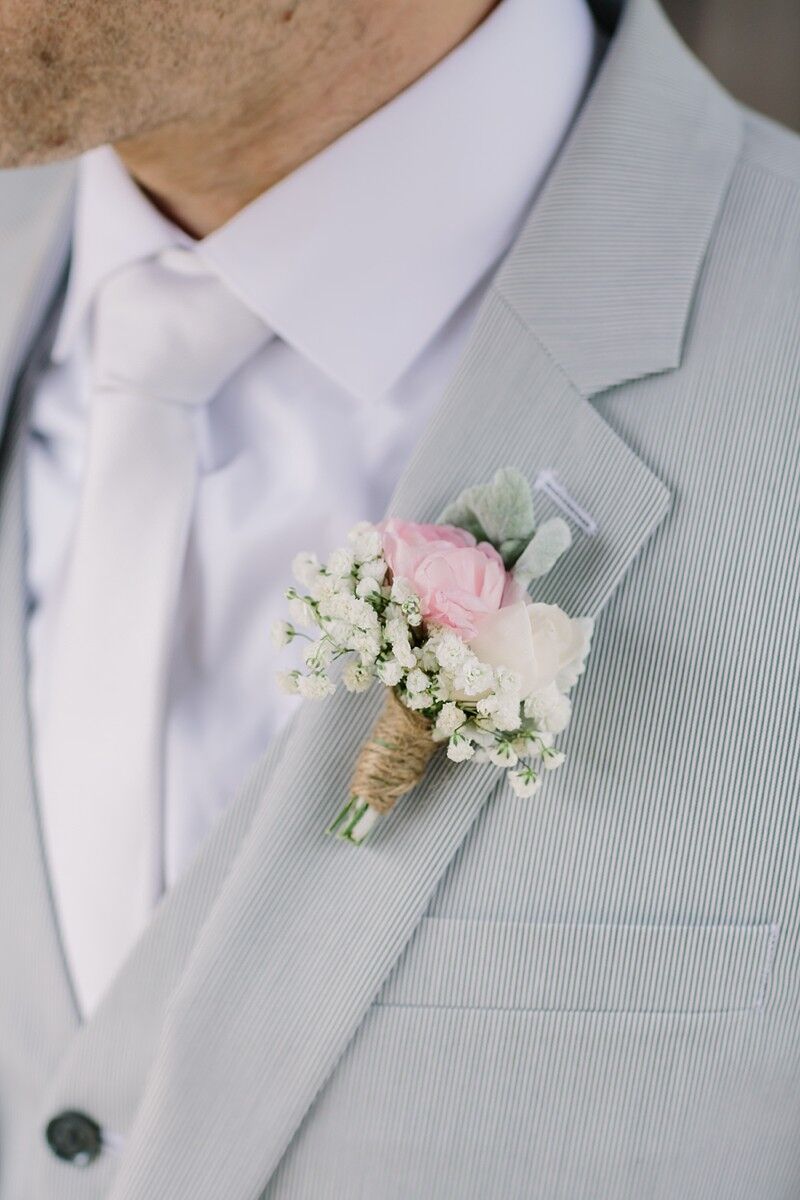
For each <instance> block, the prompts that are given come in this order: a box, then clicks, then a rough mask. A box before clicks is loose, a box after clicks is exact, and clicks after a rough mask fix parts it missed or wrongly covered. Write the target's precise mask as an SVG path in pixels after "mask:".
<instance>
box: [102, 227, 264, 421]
mask: <svg viewBox="0 0 800 1200" xmlns="http://www.w3.org/2000/svg"><path fill="white" fill-rule="evenodd" d="M268 337H269V330H268V329H267V327H266V326H265V325H264V323H263V322H262V321H260V320H259V319H258V317H256V316H255V315H254V314H253V313H252V312H251V311H250V310H249V309H248V308H247V306H246V305H245V304H244V303H243V302H242V301H241V300H239V299H238V297H236V296H235V295H234V294H233V293H232V292H231V291H229V289H228V288H227V287H226V286H225V284H224V283H223V282H222V280H220V279H219V278H218V277H217V276H216V275H214V274H213V273H212V272H211V271H210V270H208V269H207V268H206V267H205V266H204V264H203V263H202V262H201V261H200V260H199V259H198V258H197V257H196V256H195V255H194V254H193V252H192V251H190V250H180V249H171V250H166V251H164V252H162V253H161V254H160V255H158V256H157V257H156V258H153V259H147V260H146V261H144V262H137V263H134V264H133V265H131V266H129V267H126V268H124V269H123V270H121V271H119V272H117V273H116V274H115V275H112V276H111V277H110V278H109V279H108V280H107V281H106V282H105V283H104V284H103V286H102V287H101V289H100V291H99V293H98V296H97V302H96V306H95V314H94V330H93V344H92V366H93V376H94V386H95V389H96V391H97V392H98V393H99V394H104V393H108V392H112V393H113V392H120V391H123V392H125V393H127V394H131V393H134V394H136V395H142V396H144V397H146V398H147V399H150V400H161V401H164V402H167V403H172V404H180V405H186V406H193V405H200V404H204V403H206V402H208V401H209V400H211V399H212V398H213V397H214V396H215V395H216V394H217V393H218V392H219V391H220V389H221V388H222V386H223V385H224V384H225V383H226V381H227V380H228V379H229V378H230V377H231V376H232V375H233V374H234V373H235V372H236V371H237V370H238V369H239V368H240V367H241V366H242V365H243V364H244V363H245V362H246V361H247V359H248V358H250V357H251V356H252V355H253V354H254V353H255V352H256V350H258V349H259V348H260V346H262V345H263V344H264V342H265V341H266V340H267V338H268Z"/></svg>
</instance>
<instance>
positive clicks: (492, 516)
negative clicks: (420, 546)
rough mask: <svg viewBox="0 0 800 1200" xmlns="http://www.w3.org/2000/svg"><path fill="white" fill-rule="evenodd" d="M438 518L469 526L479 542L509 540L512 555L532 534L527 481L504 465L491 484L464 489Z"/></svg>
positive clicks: (463, 526) (501, 544)
mask: <svg viewBox="0 0 800 1200" xmlns="http://www.w3.org/2000/svg"><path fill="white" fill-rule="evenodd" d="M439 519H440V521H442V522H444V523H446V524H448V525H458V526H460V527H461V528H462V529H468V530H469V531H470V533H473V534H474V535H475V537H477V538H478V540H479V541H487V542H491V543H492V545H493V546H495V547H497V548H498V549H499V548H500V547H501V546H503V545H504V543H509V545H508V553H509V555H511V556H515V555H516V554H518V553H519V549H518V543H520V542H526V541H527V540H528V539H529V538H530V537H531V534H532V533H533V528H534V524H533V499H532V497H531V489H530V484H529V483H528V481H527V479H526V478H525V476H524V475H523V474H521V472H519V471H517V470H515V469H514V468H513V467H503V468H501V469H500V470H499V471H498V472H497V474H496V475H495V477H494V479H493V480H492V482H491V483H485V484H479V485H478V486H477V487H471V488H467V489H466V490H465V491H463V492H462V493H461V495H460V496H459V497H458V499H457V500H456V501H455V503H454V504H449V505H448V506H447V508H446V509H445V510H444V512H443V513H442V515H441V517H440V518H439ZM511 561H513V557H511Z"/></svg>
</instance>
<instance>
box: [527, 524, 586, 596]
mask: <svg viewBox="0 0 800 1200" xmlns="http://www.w3.org/2000/svg"><path fill="white" fill-rule="evenodd" d="M571 542H572V534H571V533H570V531H569V526H568V525H567V522H566V521H562V519H561V517H553V519H552V520H551V521H545V523H544V525H540V527H539V528H538V529H537V531H536V533H535V534H534V536H533V537H532V538H531V540H530V542H529V543H528V546H527V548H526V549H525V550H524V551H523V552H522V554H521V555H520V557H519V559H518V560H517V565H516V566H515V567H514V578H515V579H517V580H518V581H519V582H520V583H521V584H523V585H524V586H526V587H527V585H528V584H529V583H530V582H531V580H532V579H539V578H540V577H541V576H542V575H546V574H547V572H548V571H549V570H550V569H551V568H552V567H553V566H555V564H556V562H557V561H558V559H559V558H560V557H561V555H562V554H563V553H564V551H565V550H568V549H569V547H570V544H571Z"/></svg>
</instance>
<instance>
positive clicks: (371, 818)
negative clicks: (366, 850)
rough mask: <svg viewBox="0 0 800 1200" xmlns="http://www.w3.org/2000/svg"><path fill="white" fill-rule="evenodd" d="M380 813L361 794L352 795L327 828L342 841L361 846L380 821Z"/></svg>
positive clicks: (328, 831)
mask: <svg viewBox="0 0 800 1200" xmlns="http://www.w3.org/2000/svg"><path fill="white" fill-rule="evenodd" d="M379 816H380V814H379V813H378V812H376V811H375V809H374V808H370V806H369V804H368V803H367V801H366V800H362V799H361V798H360V797H359V796H351V797H350V799H349V800H348V801H347V804H345V806H344V808H343V809H341V811H340V812H339V813H338V814H337V815H336V817H335V818H334V820H333V821H332V822H331V824H330V825H329V826H328V828H327V831H326V832H327V833H330V834H333V835H334V837H338V838H341V839H342V841H345V842H352V843H353V845H354V846H360V845H361V843H362V842H363V841H365V839H366V837H367V834H368V833H369V832H370V830H371V829H372V827H373V825H375V824H376V823H377V821H378V818H379Z"/></svg>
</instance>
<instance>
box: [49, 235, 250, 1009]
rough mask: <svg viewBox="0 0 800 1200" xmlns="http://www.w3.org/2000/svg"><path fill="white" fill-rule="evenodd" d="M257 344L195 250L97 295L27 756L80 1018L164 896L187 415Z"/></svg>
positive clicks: (190, 441)
mask: <svg viewBox="0 0 800 1200" xmlns="http://www.w3.org/2000/svg"><path fill="white" fill-rule="evenodd" d="M267 336H268V331H267V329H266V327H265V326H264V325H263V324H262V323H261V322H260V321H259V320H258V319H257V318H256V317H255V316H254V315H253V314H252V313H250V312H249V310H248V309H247V308H245V306H244V305H243V304H242V303H241V302H240V301H239V300H237V299H236V298H235V297H234V296H233V295H232V294H231V293H230V292H228V291H227V289H226V288H225V287H224V285H223V284H222V283H221V282H220V281H219V280H218V279H217V278H216V277H215V276H213V275H212V274H210V273H209V272H208V271H206V270H205V268H203V267H202V265H201V264H200V263H199V262H198V260H197V259H196V258H194V257H193V255H192V254H191V252H190V251H185V250H169V251H165V252H164V253H163V254H162V255H160V256H159V257H158V258H157V259H154V260H149V261H147V262H143V263H137V264H136V265H134V266H132V267H128V268H126V269H125V270H123V271H122V272H120V273H118V274H117V275H115V276H113V277H112V278H111V279H109V280H108V281H107V282H106V283H105V284H104V286H103V288H102V289H101V291H100V293H99V295H98V298H97V303H96V309H95V323H94V339H93V345H92V375H93V388H92V396H91V410H90V426H89V445H88V460H87V464H86V471H85V477H84V482H83V491H82V496H81V505H80V511H79V516H78V523H77V529H76V533H75V540H74V543H73V546H72V549H71V554H70V559H69V563H68V568H67V578H66V580H65V587H64V592H63V601H62V606H61V611H60V612H59V613H58V614H57V616H56V623H55V628H54V634H53V655H52V660H51V668H50V680H51V685H50V688H49V693H48V696H47V709H46V713H45V714H44V720H43V721H42V724H41V729H40V735H39V743H38V747H37V751H38V766H39V786H40V792H41V802H42V804H43V806H44V807H45V809H46V820H45V822H44V825H45V828H46V829H47V831H48V839H49V844H48V855H49V858H50V864H51V872H52V875H53V887H54V891H55V898H56V902H57V905H58V909H59V913H60V915H61V922H62V936H63V940H64V947H65V952H66V955H67V959H68V961H69V964H70V966H71V968H72V972H73V981H74V985H75V990H76V994H77V998H78V1002H79V1004H80V1005H81V1007H82V1009H83V1012H84V1013H85V1014H88V1013H90V1012H91V1011H92V1010H93V1009H94V1007H95V1006H96V1004H97V1002H98V1000H99V999H100V998H101V996H102V994H103V992H104V990H105V988H106V986H107V985H108V983H109V981H110V979H111V978H112V977H113V975H114V974H115V973H116V970H117V968H118V967H119V966H120V964H121V963H122V961H123V960H124V958H125V957H126V956H127V954H128V952H129V951H130V949H131V947H132V945H133V943H134V942H135V940H136V938H137V937H138V936H139V934H140V933H141V932H142V930H143V928H144V926H145V924H146V923H147V920H148V918H149V916H150V914H151V912H152V909H153V906H154V904H155V902H156V900H157V899H158V897H159V895H160V893H161V891H162V887H163V879H162V875H163V870H162V866H161V863H162V849H161V795H162V784H163V737H164V723H165V708H166V689H167V682H168V675H169V666H170V652H171V646H172V640H173V638H172V634H173V623H174V618H175V612H176V608H177V603H178V597H179V590H180V581H181V575H182V571H183V567H184V560H185V554H186V545H187V540H188V534H189V527H190V522H191V516H192V509H193V505H194V498H195V490H196V484H197V476H198V459H197V443H196V427H195V420H194V415H195V414H194V413H193V409H195V408H196V407H197V406H198V405H202V404H204V403H206V402H207V401H209V400H211V399H212V398H213V396H214V395H215V394H216V393H217V392H218V391H219V390H220V388H221V387H222V385H223V384H224V383H225V382H226V380H227V379H228V378H229V377H230V376H231V375H232V374H233V373H234V372H235V371H236V370H237V369H238V368H239V367H240V366H241V365H242V364H243V363H244V362H245V360H246V359H248V358H249V357H250V356H251V355H252V354H253V353H254V352H255V351H256V350H257V349H258V348H259V346H260V345H261V344H262V343H263V342H264V341H265V340H266V338H267ZM143 809H144V810H146V819H145V820H144V821H143V820H142V810H143Z"/></svg>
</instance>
